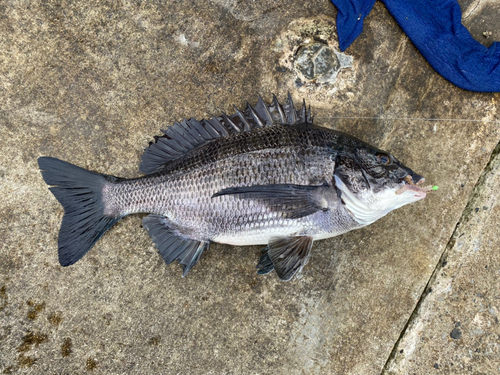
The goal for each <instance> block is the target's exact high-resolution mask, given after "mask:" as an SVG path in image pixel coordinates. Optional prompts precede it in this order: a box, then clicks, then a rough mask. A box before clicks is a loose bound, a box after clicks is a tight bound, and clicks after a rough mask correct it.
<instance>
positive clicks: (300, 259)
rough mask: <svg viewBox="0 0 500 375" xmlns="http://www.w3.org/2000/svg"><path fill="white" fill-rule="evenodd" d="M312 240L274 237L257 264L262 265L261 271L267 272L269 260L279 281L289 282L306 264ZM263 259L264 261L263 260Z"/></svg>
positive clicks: (302, 237) (298, 237) (307, 238)
mask: <svg viewBox="0 0 500 375" xmlns="http://www.w3.org/2000/svg"><path fill="white" fill-rule="evenodd" d="M312 244H313V238H312V237H310V236H297V237H275V238H271V240H270V241H269V244H268V248H269V250H268V251H267V253H266V254H264V255H263V256H262V257H261V260H260V262H259V264H261V263H262V266H263V268H261V270H264V269H265V270H266V271H267V270H269V272H270V271H271V270H272V269H269V264H268V262H267V259H266V257H265V256H266V255H268V257H269V259H270V260H271V262H272V263H273V265H274V269H275V270H276V273H277V274H278V277H279V278H280V279H281V280H284V281H288V280H290V279H291V278H292V277H293V276H294V275H295V274H296V273H297V272H300V271H301V270H302V268H304V266H305V265H306V264H307V261H308V260H309V256H310V254H311V248H312ZM263 258H264V259H263Z"/></svg>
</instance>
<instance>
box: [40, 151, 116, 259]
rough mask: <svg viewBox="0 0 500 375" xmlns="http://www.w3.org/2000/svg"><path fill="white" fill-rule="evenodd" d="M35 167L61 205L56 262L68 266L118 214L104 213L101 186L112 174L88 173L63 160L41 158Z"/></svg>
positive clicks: (104, 231) (89, 247) (87, 249)
mask: <svg viewBox="0 0 500 375" xmlns="http://www.w3.org/2000/svg"><path fill="white" fill-rule="evenodd" d="M38 166H39V167H40V169H41V171H42V176H43V179H44V180H45V182H46V183H47V185H53V187H50V188H49V190H50V191H51V192H52V194H54V196H55V197H56V199H57V200H58V201H59V203H61V204H62V206H63V207H64V217H63V220H62V224H61V230H60V231H59V263H61V265H62V266H70V265H72V264H73V263H76V262H77V261H78V260H80V258H81V257H83V256H84V255H85V254H86V253H87V251H89V250H90V249H91V248H92V246H94V244H95V243H96V242H97V240H98V239H99V238H101V236H102V235H103V234H104V233H106V231H107V230H108V229H109V228H111V227H112V226H113V225H115V224H116V223H117V222H118V221H119V220H120V219H121V217H109V216H104V204H103V201H102V196H101V192H102V188H103V185H104V183H105V182H106V181H110V182H111V181H117V180H118V179H117V178H116V177H113V176H108V175H103V174H99V173H96V172H91V171H88V170H86V169H83V168H80V167H77V166H76V165H73V164H70V163H67V162H65V161H62V160H59V159H55V158H49V157H41V158H39V159H38Z"/></svg>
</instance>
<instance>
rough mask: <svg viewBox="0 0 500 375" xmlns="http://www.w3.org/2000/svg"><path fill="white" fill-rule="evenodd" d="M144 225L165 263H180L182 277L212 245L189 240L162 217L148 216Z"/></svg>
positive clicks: (201, 241)
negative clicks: (176, 261) (175, 261)
mask: <svg viewBox="0 0 500 375" xmlns="http://www.w3.org/2000/svg"><path fill="white" fill-rule="evenodd" d="M142 225H143V227H144V228H146V229H147V230H148V233H149V235H150V236H151V238H152V239H153V242H154V243H155V246H156V248H157V249H158V252H159V253H160V255H161V256H162V258H163V260H164V261H165V263H167V264H170V263H172V262H173V261H174V260H178V261H179V264H180V265H182V269H183V273H182V276H186V274H187V273H188V272H189V270H190V269H191V268H193V266H194V265H195V264H196V263H197V262H198V260H199V259H200V256H201V254H202V253H203V252H204V251H205V250H206V249H208V246H209V244H210V243H209V242H208V241H203V240H198V239H193V238H189V237H188V236H186V235H183V234H182V233H179V232H178V231H176V230H174V229H172V228H171V226H170V224H169V222H168V219H167V218H166V217H164V216H161V215H148V216H146V217H145V218H144V219H143V220H142Z"/></svg>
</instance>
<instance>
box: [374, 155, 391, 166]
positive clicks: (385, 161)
mask: <svg viewBox="0 0 500 375" xmlns="http://www.w3.org/2000/svg"><path fill="white" fill-rule="evenodd" d="M377 160H378V162H379V163H380V164H384V165H389V164H391V157H390V156H389V155H387V154H378V155H377Z"/></svg>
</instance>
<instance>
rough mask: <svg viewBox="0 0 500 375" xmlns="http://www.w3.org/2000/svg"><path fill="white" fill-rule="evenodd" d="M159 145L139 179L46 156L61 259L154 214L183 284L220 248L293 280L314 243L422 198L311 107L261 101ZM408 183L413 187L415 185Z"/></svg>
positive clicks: (167, 135)
mask: <svg viewBox="0 0 500 375" xmlns="http://www.w3.org/2000/svg"><path fill="white" fill-rule="evenodd" d="M163 133H164V134H163V136H161V137H155V143H153V144H151V145H150V147H149V148H148V149H146V151H145V153H144V155H143V157H142V161H141V165H140V170H141V171H142V172H143V173H145V174H146V175H145V176H143V177H139V178H135V179H123V178H118V177H114V176H109V175H103V174H99V173H95V172H91V171H87V170H85V169H82V168H79V167H77V166H74V165H72V164H69V163H67V162H64V161H62V160H58V159H55V158H50V157H41V158H39V166H40V169H41V170H42V175H43V178H44V179H45V182H46V183H47V184H48V185H51V186H52V187H50V190H51V192H52V193H53V194H54V196H55V197H56V198H57V199H58V200H59V202H60V203H61V204H62V205H63V207H64V210H65V216H64V217H63V221H62V224H61V230H60V232H59V261H60V263H61V264H62V265H63V266H68V265H71V264H73V263H75V262H76V261H78V260H79V259H80V258H81V257H82V256H83V255H84V254H85V253H86V252H87V251H88V250H89V249H90V248H91V247H92V246H93V245H94V244H95V243H96V241H97V240H98V239H99V238H100V237H101V236H102V235H103V234H104V233H105V232H106V231H107V230H108V229H109V228H111V227H112V226H113V225H114V224H115V223H117V222H118V221H119V220H120V219H121V218H123V217H124V216H126V215H130V214H135V213H148V214H149V215H148V216H147V217H145V218H144V219H143V226H144V228H145V229H147V230H148V232H149V234H150V236H151V238H152V239H153V241H154V243H155V245H156V247H157V248H158V251H159V253H160V255H161V256H162V257H163V259H164V260H165V262H166V263H171V262H173V261H174V260H177V261H179V263H180V264H181V265H182V267H183V275H186V274H187V272H189V270H190V269H191V268H192V267H193V266H194V265H195V264H196V263H197V262H198V260H199V259H200V257H201V255H202V253H203V252H204V251H205V250H206V249H207V248H208V247H209V244H210V243H211V242H219V243H226V244H232V245H255V244H265V245H267V247H266V249H265V251H264V253H263V255H262V256H261V258H260V261H259V263H258V266H257V267H258V269H259V271H258V273H259V274H265V273H268V272H270V271H272V270H273V269H275V270H276V272H277V274H278V276H279V277H280V279H282V280H290V279H291V278H292V277H293V276H294V275H295V274H296V273H297V272H300V270H302V268H303V267H304V266H305V264H306V263H307V260H308V259H309V255H310V251H311V248H312V245H313V242H314V241H315V240H319V239H324V238H328V237H333V236H337V235H339V234H342V233H345V232H347V231H350V230H353V229H356V228H360V227H362V226H365V225H368V224H370V223H372V222H373V221H375V220H377V219H379V218H380V217H382V216H384V215H385V214H387V213H388V212H390V211H391V210H393V209H395V208H398V207H401V206H402V205H405V204H408V203H412V202H415V201H417V200H420V199H422V198H424V197H425V193H426V191H427V190H425V189H423V188H420V187H419V186H418V185H417V184H416V183H418V182H419V181H423V178H422V177H421V176H418V175H417V174H415V173H414V172H413V171H412V170H411V169H409V168H407V167H405V166H404V165H403V164H401V163H400V162H399V161H398V160H397V159H396V158H395V157H394V156H392V155H390V154H388V153H385V152H384V151H381V150H379V149H377V148H375V147H373V146H370V145H368V144H366V143H364V142H362V141H360V140H358V139H356V138H354V137H351V136H349V135H347V134H345V133H342V132H338V131H334V130H330V129H326V128H322V127H318V126H314V125H313V124H312V118H311V116H310V112H308V111H306V109H305V104H304V105H303V106H302V108H301V109H300V110H296V109H295V108H294V106H293V102H292V100H291V97H290V95H289V96H288V100H287V102H286V103H285V104H284V105H281V104H280V103H279V102H278V100H277V99H276V97H273V102H272V104H270V105H267V104H265V103H264V102H263V100H262V98H260V97H259V101H258V103H257V105H256V106H255V108H252V107H251V106H250V105H247V108H246V109H245V110H244V111H239V110H236V113H235V114H233V115H230V116H227V115H225V114H223V115H222V116H220V117H213V118H211V119H209V120H202V121H197V120H195V119H189V120H184V121H182V122H180V123H175V124H174V125H173V126H171V127H169V128H168V129H166V130H164V131H163ZM408 184H411V186H409V185H408Z"/></svg>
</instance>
